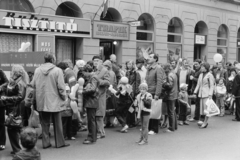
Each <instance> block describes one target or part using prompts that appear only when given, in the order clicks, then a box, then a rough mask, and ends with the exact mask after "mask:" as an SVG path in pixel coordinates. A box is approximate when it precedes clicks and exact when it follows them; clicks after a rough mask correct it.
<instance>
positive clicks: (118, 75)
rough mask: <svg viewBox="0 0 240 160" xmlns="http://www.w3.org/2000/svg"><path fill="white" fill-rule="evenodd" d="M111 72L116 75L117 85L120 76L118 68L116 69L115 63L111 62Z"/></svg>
mask: <svg viewBox="0 0 240 160" xmlns="http://www.w3.org/2000/svg"><path fill="white" fill-rule="evenodd" d="M112 70H113V72H114V73H115V75H116V78H117V83H118V82H119V81H120V79H121V74H120V68H119V67H118V65H117V63H116V62H112Z"/></svg>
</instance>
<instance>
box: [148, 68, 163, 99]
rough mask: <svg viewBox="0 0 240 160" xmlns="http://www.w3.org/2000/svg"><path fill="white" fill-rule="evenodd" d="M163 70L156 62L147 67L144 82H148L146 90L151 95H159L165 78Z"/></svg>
mask: <svg viewBox="0 0 240 160" xmlns="http://www.w3.org/2000/svg"><path fill="white" fill-rule="evenodd" d="M165 77H166V76H165V72H164V71H163V69H162V67H161V66H159V65H158V64H153V65H152V66H149V67H148V69H147V75H146V82H147V84H148V92H149V93H151V94H152V95H156V96H159V97H160V95H161V92H162V84H163V81H164V79H165Z"/></svg>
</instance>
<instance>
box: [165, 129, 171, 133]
mask: <svg viewBox="0 0 240 160" xmlns="http://www.w3.org/2000/svg"><path fill="white" fill-rule="evenodd" d="M164 132H166V133H172V132H173V131H171V130H170V129H167V130H165V131H164Z"/></svg>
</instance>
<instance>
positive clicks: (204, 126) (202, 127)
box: [200, 123, 208, 129]
mask: <svg viewBox="0 0 240 160" xmlns="http://www.w3.org/2000/svg"><path fill="white" fill-rule="evenodd" d="M207 126H208V123H207V124H205V125H204V124H202V126H201V127H200V129H204V128H207Z"/></svg>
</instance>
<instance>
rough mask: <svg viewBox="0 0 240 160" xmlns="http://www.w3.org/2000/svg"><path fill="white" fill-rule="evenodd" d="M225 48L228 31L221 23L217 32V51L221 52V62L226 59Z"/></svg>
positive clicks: (226, 46)
mask: <svg viewBox="0 0 240 160" xmlns="http://www.w3.org/2000/svg"><path fill="white" fill-rule="evenodd" d="M227 49H228V31H227V27H226V26H225V25H223V24H222V25H221V26H220V27H219V28H218V33H217V53H220V54H222V56H223V62H224V63H225V62H226V61H227Z"/></svg>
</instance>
